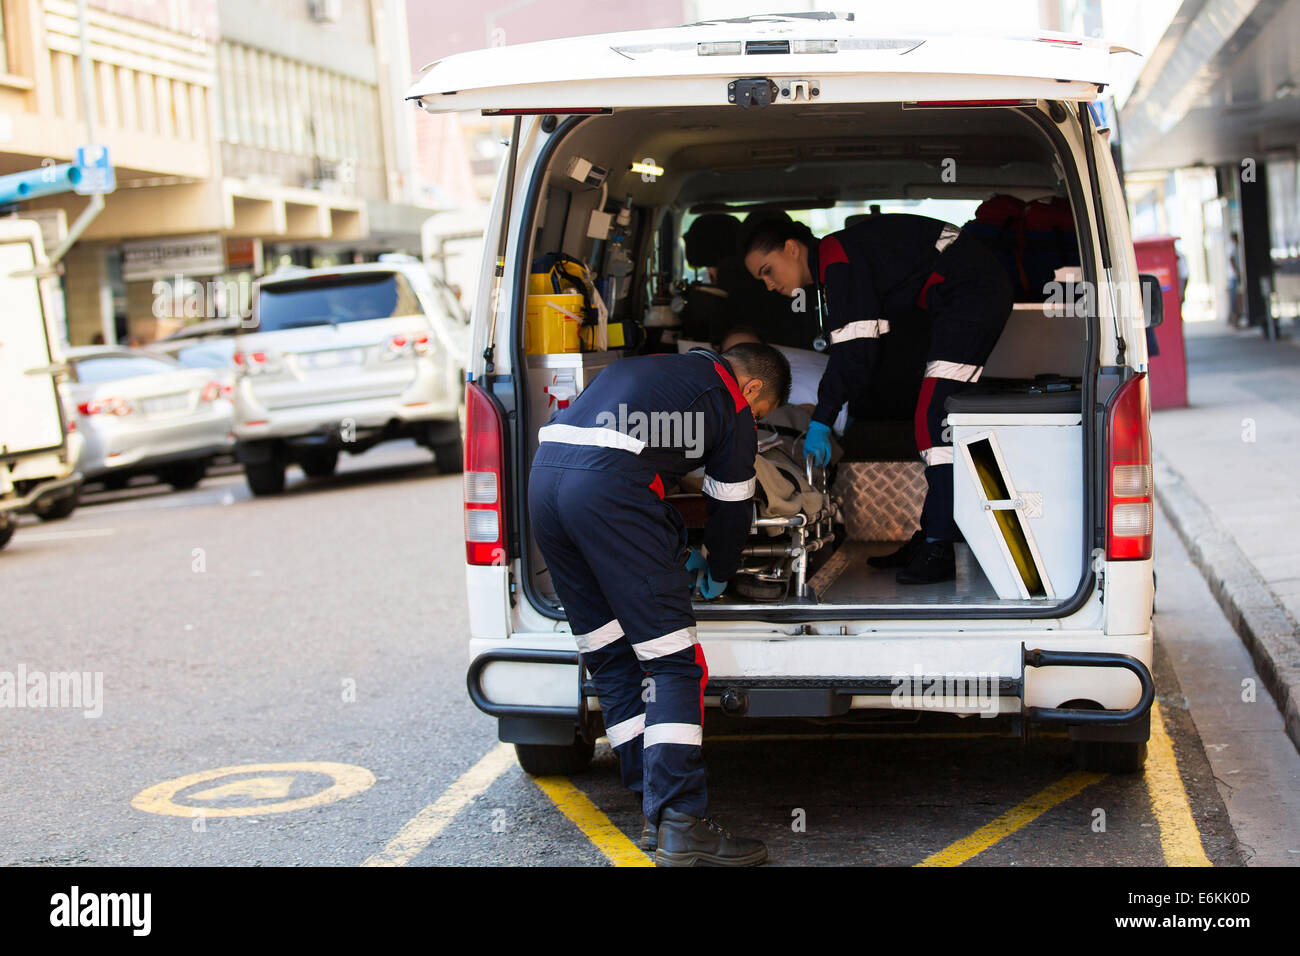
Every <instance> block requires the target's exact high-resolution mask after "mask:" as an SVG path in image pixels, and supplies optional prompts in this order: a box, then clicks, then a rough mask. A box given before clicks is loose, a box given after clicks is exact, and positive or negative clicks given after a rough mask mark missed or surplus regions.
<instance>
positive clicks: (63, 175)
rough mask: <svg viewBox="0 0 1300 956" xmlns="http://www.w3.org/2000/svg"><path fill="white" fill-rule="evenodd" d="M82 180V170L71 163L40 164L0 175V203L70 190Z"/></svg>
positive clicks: (21, 200) (20, 200)
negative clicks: (19, 171)
mask: <svg viewBox="0 0 1300 956" xmlns="http://www.w3.org/2000/svg"><path fill="white" fill-rule="evenodd" d="M81 180H82V170H81V169H79V168H78V167H77V166H75V165H74V164H72V163H63V164H61V165H58V166H42V167H41V168H40V169H29V170H28V171H27V172H25V173H11V174H10V175H8V176H0V203H14V202H23V201H24V200H27V199H37V198H39V197H41V196H53V195H55V194H56V193H66V192H71V191H72V190H74V189H76V188H77V185H78V184H79V183H80V182H81Z"/></svg>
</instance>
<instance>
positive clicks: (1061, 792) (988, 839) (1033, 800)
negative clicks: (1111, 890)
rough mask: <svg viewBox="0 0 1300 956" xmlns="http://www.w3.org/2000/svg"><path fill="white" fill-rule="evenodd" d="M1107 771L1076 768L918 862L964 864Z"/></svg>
mask: <svg viewBox="0 0 1300 956" xmlns="http://www.w3.org/2000/svg"><path fill="white" fill-rule="evenodd" d="M1105 776H1106V775H1105V774H1104V773H1084V772H1082V771H1075V772H1074V773H1071V774H1068V775H1067V776H1065V777H1062V778H1061V779H1060V780H1058V781H1056V783H1054V784H1052V785H1051V786H1049V787H1045V788H1043V789H1042V790H1040V791H1038V793H1036V794H1034V795H1033V796H1032V797H1030V798H1029V799H1028V800H1026V801H1025V802H1024V803H1021V804H1019V805H1017V806H1014V807H1012V808H1011V809H1010V810H1008V811H1007V812H1006V813H1004V814H1002V816H1000V817H998V818H997V819H996V820H993V821H991V822H989V823H986V824H984V826H982V827H980V828H979V829H978V830H976V831H975V832H974V833H972V834H971V835H970V836H968V837H963V838H962V839H960V840H958V841H957V842H956V843H953V844H952V845H951V846H947V847H944V848H943V849H942V850H940V851H939V852H938V853H934V854H931V855H930V856H927V857H926V858H925V859H924V860H922V861H921V862H920V863H918V864H916V865H917V866H961V864H963V863H965V862H966V861H967V860H969V859H970V858H971V857H973V856H975V855H977V854H979V853H983V852H984V851H985V850H987V849H988V848H989V847H991V846H992V845H993V844H995V843H997V842H998V841H999V840H1002V839H1004V838H1006V837H1008V836H1010V835H1011V834H1013V833H1015V832H1016V831H1017V830H1019V829H1020V828H1021V827H1023V826H1024V825H1025V824H1027V823H1031V822H1033V821H1034V820H1036V819H1038V817H1040V816H1042V815H1043V814H1044V813H1046V812H1047V811H1048V810H1050V809H1052V807H1054V806H1056V805H1057V804H1059V803H1062V802H1064V801H1066V800H1069V799H1070V798H1071V797H1073V796H1074V795H1075V794H1076V793H1079V792H1080V791H1081V790H1083V789H1085V788H1086V787H1090V786H1092V785H1093V784H1094V783H1096V782H1097V781H1098V780H1101V779H1102V778H1104V777H1105Z"/></svg>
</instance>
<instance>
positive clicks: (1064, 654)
mask: <svg viewBox="0 0 1300 956" xmlns="http://www.w3.org/2000/svg"><path fill="white" fill-rule="evenodd" d="M496 662H509V663H516V664H564V665H568V666H570V667H578V668H579V671H578V674H579V684H578V703H577V704H576V705H574V706H551V707H543V706H538V705H532V704H499V703H495V702H494V701H491V700H488V698H487V695H486V694H485V693H484V692H483V685H482V677H483V669H484V668H485V667H487V665H488V664H492V663H496ZM1021 662H1022V669H1021V673H1020V677H1019V678H1002V679H1000V680H999V681H998V688H997V690H998V696H1000V697H1012V696H1014V697H1018V698H1020V702H1021V704H1020V713H1021V716H1022V717H1023V718H1024V719H1025V720H1026V721H1028V722H1032V723H1045V724H1046V723H1056V724H1071V725H1075V726H1083V725H1087V726H1091V727H1098V726H1116V725H1127V724H1131V723H1133V722H1135V721H1138V720H1141V719H1143V718H1144V717H1145V716H1146V715H1147V713H1148V712H1149V711H1150V710H1151V703H1152V701H1153V700H1155V680H1154V678H1152V676H1151V671H1150V670H1149V669H1148V668H1147V666H1146V665H1145V664H1143V663H1142V662H1141V661H1140V660H1138V659H1137V658H1136V657H1131V656H1130V655H1128V654H1112V653H1105V652H1096V651H1045V650H1040V649H1033V650H1028V649H1026V648H1025V647H1024V645H1023V644H1022V645H1021ZM581 663H582V662H581V659H580V658H579V656H578V652H577V651H576V650H573V651H569V650H560V649H558V648H528V647H521V648H506V647H496V648H492V649H491V650H487V651H484V652H483V653H482V654H480V655H478V656H477V657H475V658H474V660H473V661H472V662H471V663H470V665H469V672H468V673H467V674H466V681H465V683H466V687H467V688H468V690H469V698H470V700H471V701H473V702H474V706H475V707H477V708H478V709H479V710H481V711H483V713H485V714H487V715H489V716H491V717H523V718H532V719H539V720H574V721H579V722H581V721H582V720H583V717H584V714H585V711H586V702H587V698H588V697H595V696H596V691H595V688H594V687H592V685H591V683H590V681H586V680H583V678H582V673H583V672H582V670H581ZM1027 667H1122V668H1124V669H1125V670H1128V671H1131V672H1132V673H1133V674H1134V675H1135V676H1136V677H1137V679H1138V682H1139V684H1140V685H1141V688H1142V693H1141V696H1140V697H1139V699H1138V702H1137V703H1136V704H1135V705H1133V706H1132V707H1130V708H1129V709H1128V710H1094V709H1086V708H1081V707H1026V706H1025V704H1024V699H1025V676H1024V668H1027ZM925 679H926V678H922V680H925ZM897 686H898V681H897V680H896V679H894V678H861V677H856V678H855V677H825V678H822V677H815V678H807V677H805V678H788V679H772V678H766V679H762V678H759V679H753V680H748V681H746V680H736V679H727V678H723V679H721V680H717V681H712V680H711V681H709V685H708V687H707V688H706V690H705V693H706V694H710V695H718V696H721V697H724V698H727V699H729V700H732V701H736V700H747V698H748V697H750V696H754V697H755V698H760V699H761V698H762V697H763V695H767V698H768V700H769V703H768V705H767V706H768V707H775V708H776V709H775V710H774V711H771V712H770V713H764V714H763V716H776V715H785V716H835V715H842V714H843V713H845V712H846V711H847V710H848V702H849V700H848V699H849V698H850V697H853V696H855V695H863V696H889V695H891V694H892V693H893V692H894V691H895V689H896V688H897ZM747 690H753V691H755V694H754V695H749V694H747V693H746V691H747ZM814 691H815V692H814ZM774 692H775V693H776V694H777V695H781V694H788V695H789V700H788V704H789V705H793V709H790V708H786V707H785V706H784V704H783V702H782V701H779V700H772V695H773V693H774ZM810 692H813V693H810ZM724 703H725V701H724ZM723 709H724V711H727V712H729V713H732V714H736V715H740V714H743V713H746V712H747V711H749V710H750V708H749V707H747V706H735V707H726V706H724V708H723ZM765 709H766V708H765ZM805 710H808V711H810V712H808V713H804V711H805ZM796 711H797V713H796ZM813 711H815V712H813ZM756 716H757V714H756Z"/></svg>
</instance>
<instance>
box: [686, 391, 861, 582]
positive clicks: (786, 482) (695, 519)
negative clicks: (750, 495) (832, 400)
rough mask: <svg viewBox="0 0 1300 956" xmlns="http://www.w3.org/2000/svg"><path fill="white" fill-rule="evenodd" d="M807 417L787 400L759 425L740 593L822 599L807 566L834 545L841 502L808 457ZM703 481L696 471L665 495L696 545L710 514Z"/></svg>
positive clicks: (739, 573) (739, 572) (738, 574)
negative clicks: (754, 485)
mask: <svg viewBox="0 0 1300 956" xmlns="http://www.w3.org/2000/svg"><path fill="white" fill-rule="evenodd" d="M787 410H789V414H788V415H787V414H786V413H787ZM800 416H802V417H800ZM807 418H808V414H807V412H806V411H802V410H800V409H798V408H797V407H795V406H785V407H783V408H781V409H778V410H777V411H776V412H774V413H772V415H769V416H768V417H767V418H765V419H764V420H763V421H762V422H760V423H759V426H758V433H759V442H758V455H757V457H756V459H755V462H754V472H755V476H756V478H757V488H756V491H755V494H754V517H753V521H752V523H751V524H750V529H749V541H748V543H747V544H746V545H745V548H744V550H743V551H742V552H741V559H740V568H739V569H738V570H737V572H736V576H735V578H733V582H732V584H733V588H734V591H733V594H735V595H739V596H741V597H745V598H749V599H750V600H753V601H763V602H779V601H786V600H795V601H800V602H805V601H807V602H812V601H816V599H817V598H816V595H815V594H813V593H812V590H811V588H809V586H808V577H809V568H810V565H811V564H812V563H813V556H814V555H816V554H817V552H820V551H822V550H823V549H830V548H831V546H832V544H833V541H834V530H833V528H834V525H835V523H836V520H837V513H838V510H837V509H838V504H837V502H836V500H835V499H834V498H832V496H831V494H830V491H829V489H828V486H827V476H826V470H825V469H824V468H820V467H817V466H815V465H813V464H811V462H810V461H809V460H808V459H805V458H804V457H803V445H802V442H801V438H802V434H803V432H805V431H806V430H807ZM699 486H700V479H699V478H698V477H696V476H694V475H687V476H686V477H685V478H683V479H682V483H681V486H680V488H679V489H678V491H677V492H676V493H673V494H670V495H668V496H667V500H668V502H669V503H670V504H672V505H673V507H675V508H676V509H677V511H678V513H679V514H681V516H682V520H683V521H684V522H685V524H686V527H687V530H688V531H689V532H691V539H692V542H693V543H698V541H697V538H698V537H699V536H700V533H701V532H702V531H703V528H704V524H705V520H706V510H705V498H704V495H703V494H701V493H699V491H698V488H699Z"/></svg>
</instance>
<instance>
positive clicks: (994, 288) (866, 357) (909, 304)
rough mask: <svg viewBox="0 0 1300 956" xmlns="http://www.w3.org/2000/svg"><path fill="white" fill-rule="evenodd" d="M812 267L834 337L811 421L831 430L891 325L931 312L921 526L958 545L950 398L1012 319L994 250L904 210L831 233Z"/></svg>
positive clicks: (979, 367) (920, 414)
mask: <svg viewBox="0 0 1300 956" xmlns="http://www.w3.org/2000/svg"><path fill="white" fill-rule="evenodd" d="M809 266H810V268H811V270H812V273H813V276H814V277H815V278H816V279H817V280H818V282H819V284H820V288H821V292H822V302H823V321H824V324H825V328H826V333H827V336H828V337H829V339H830V349H829V357H828V362H827V365H826V372H825V373H824V374H823V376H822V380H821V384H820V386H819V388H818V395H817V408H816V410H815V411H814V412H813V418H814V420H816V421H819V422H822V423H823V424H825V425H827V426H829V425H831V424H832V423H833V422H834V421H835V416H836V415H837V414H838V413H839V410H840V408H841V406H843V404H844V402H845V401H846V400H847V399H848V397H849V394H850V392H851V391H853V390H856V389H858V388H860V387H861V386H862V384H863V383H865V382H868V381H870V378H871V375H872V374H873V372H874V371H875V367H876V363H877V362H878V361H879V358H880V351H881V348H880V344H881V343H880V339H881V337H882V336H884V335H887V334H889V328H890V322H891V321H893V322H898V321H905V320H906V319H905V317H906V316H907V314H908V313H909V312H910V311H911V310H913V309H916V308H917V307H920V308H922V309H925V310H926V311H927V312H928V313H929V315H930V319H931V322H932V331H931V336H930V349H929V352H928V354H927V356H926V364H925V377H924V378H923V379H922V382H921V391H920V394H919V396H918V397H917V403H916V410H915V413H914V416H913V424H914V427H915V433H916V447H917V450H918V451H919V452H920V453H921V458H922V460H923V461H924V462H925V465H926V469H925V477H926V482H927V484H928V491H927V493H926V497H925V505H924V507H923V508H922V511H921V530H922V531H923V532H924V533H925V535H926V537H927V538H933V539H936V540H940V541H952V540H953V539H954V538H956V536H957V527H956V524H955V523H954V521H953V517H952V497H953V488H952V460H953V459H952V444H951V443H950V442H949V441H948V440H947V439H946V438H945V436H944V434H943V417H944V407H943V406H944V401H945V400H946V399H947V398H948V396H949V395H951V394H953V393H954V392H957V391H960V390H961V389H962V388H963V387H964V386H965V385H967V384H968V383H974V382H977V381H979V377H980V375H981V373H982V372H983V371H984V362H985V361H986V360H987V359H988V357H989V353H991V352H992V351H993V346H994V345H996V344H997V341H998V336H1000V335H1001V334H1002V328H1003V326H1004V325H1005V324H1006V321H1007V317H1008V316H1009V315H1010V314H1011V306H1012V302H1013V292H1012V288H1011V282H1010V280H1009V279H1008V278H1007V276H1006V273H1005V271H1004V270H1003V269H1002V268H1001V266H1000V265H999V264H998V261H997V259H996V258H995V257H994V256H993V254H992V253H991V252H990V251H989V250H988V249H986V248H985V247H984V246H983V245H981V244H980V243H979V241H978V240H976V239H974V238H973V237H969V236H964V235H961V231H960V230H959V229H958V228H957V227H956V226H953V225H951V224H949V223H946V222H940V221H939V220H937V219H929V218H927V217H925V216H912V215H902V214H899V215H894V214H891V215H882V216H871V217H868V218H867V219H864V220H861V221H860V222H857V223H854V224H853V225H852V226H849V227H848V228H847V229H843V230H841V231H839V232H836V233H831V234H830V235H828V236H826V237H824V238H823V239H822V240H821V242H820V243H819V244H818V246H817V248H816V249H814V250H812V255H811V256H810V263H809ZM913 314H914V313H913Z"/></svg>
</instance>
